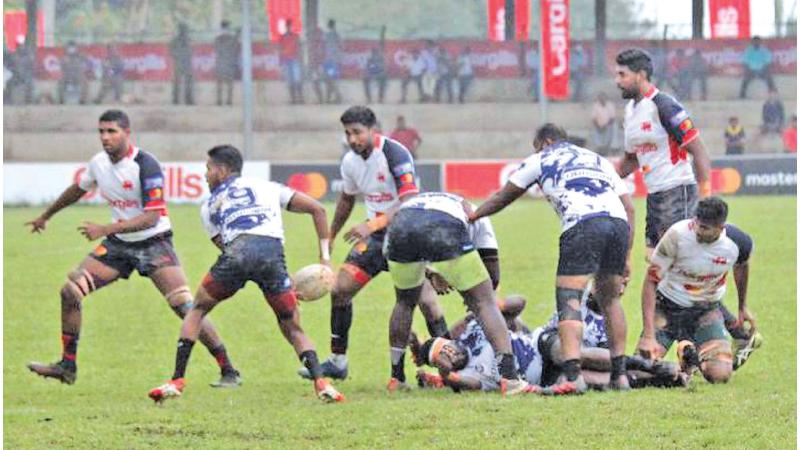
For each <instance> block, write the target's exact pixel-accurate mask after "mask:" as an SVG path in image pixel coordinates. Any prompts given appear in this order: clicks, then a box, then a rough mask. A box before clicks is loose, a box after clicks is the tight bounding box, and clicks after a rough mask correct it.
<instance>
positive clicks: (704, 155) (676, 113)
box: [654, 94, 711, 197]
mask: <svg viewBox="0 0 800 450" xmlns="http://www.w3.org/2000/svg"><path fill="white" fill-rule="evenodd" d="M654 101H655V103H656V107H657V108H658V119H659V120H660V121H661V125H662V126H663V127H664V129H665V130H666V131H667V134H669V136H670V137H671V138H672V139H674V140H675V142H677V143H678V145H679V146H680V147H681V148H682V149H685V150H686V151H687V152H689V153H691V154H692V166H693V168H694V176H695V179H696V180H697V186H698V188H699V190H700V197H707V196H709V195H711V160H710V159H709V157H708V152H707V151H706V146H705V144H703V140H702V139H701V138H700V131H699V130H698V129H697V128H695V126H694V122H693V121H692V119H691V117H689V113H688V112H687V111H686V110H685V109H684V108H683V105H681V104H680V103H678V102H677V101H675V99H674V98H672V97H669V96H667V95H663V94H658V95H657V96H656V97H655V98H654Z"/></svg>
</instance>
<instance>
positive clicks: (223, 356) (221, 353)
mask: <svg viewBox="0 0 800 450" xmlns="http://www.w3.org/2000/svg"><path fill="white" fill-rule="evenodd" d="M208 351H209V352H210V353H211V356H213V357H214V359H216V360H217V364H218V365H219V368H220V370H221V371H222V373H230V372H235V371H236V369H234V368H233V364H231V360H230V358H228V350H226V349H225V345H224V344H219V346H218V347H216V348H213V349H209V350H208Z"/></svg>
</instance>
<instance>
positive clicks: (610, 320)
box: [470, 124, 634, 393]
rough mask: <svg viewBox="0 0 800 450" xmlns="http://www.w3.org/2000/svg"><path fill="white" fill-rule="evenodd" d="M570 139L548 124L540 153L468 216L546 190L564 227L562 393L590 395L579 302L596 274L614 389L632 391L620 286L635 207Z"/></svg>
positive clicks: (559, 286) (599, 162) (602, 164)
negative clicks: (582, 357)
mask: <svg viewBox="0 0 800 450" xmlns="http://www.w3.org/2000/svg"><path fill="white" fill-rule="evenodd" d="M566 139H567V133H566V132H565V131H564V129H562V128H561V127H559V126H557V125H554V124H545V125H544V126H542V127H541V128H539V130H538V131H537V132H536V138H535V139H534V142H533V145H534V148H535V153H534V154H533V155H531V156H530V157H528V158H527V159H526V160H525V161H524V162H523V163H522V164H521V165H520V167H519V169H518V170H517V171H516V172H514V173H513V174H511V176H510V177H509V180H508V182H507V183H506V184H505V186H504V187H503V188H502V190H501V191H500V192H497V193H495V194H494V195H493V196H492V197H491V198H490V199H488V200H487V201H486V202H485V203H483V204H482V205H481V206H480V207H479V208H478V209H477V210H476V211H475V212H474V213H473V214H472V215H471V216H470V220H472V221H475V220H478V219H480V218H482V217H485V216H489V215H492V214H494V213H496V212H498V211H500V210H502V209H503V208H505V207H506V206H507V205H509V204H510V203H512V202H513V201H514V200H516V199H517V198H519V197H520V196H522V195H523V194H524V193H525V192H526V191H527V190H528V189H529V188H530V187H531V186H533V185H534V184H538V185H539V186H540V187H541V189H542V192H543V193H544V195H545V197H546V198H547V199H548V201H549V202H550V203H551V204H552V205H553V208H554V209H555V211H556V213H557V214H558V216H559V217H560V218H561V224H562V232H561V237H560V243H559V262H558V270H557V276H556V310H557V311H558V316H559V323H558V333H559V337H560V340H561V351H562V354H563V358H564V365H563V369H564V373H565V375H566V381H565V382H564V383H562V385H560V386H559V387H558V390H559V391H560V392H563V393H582V392H584V391H585V390H586V389H587V386H586V383H585V381H584V379H583V377H582V376H581V365H580V347H581V335H582V332H581V329H582V326H583V324H582V322H581V314H580V302H581V298H582V295H583V292H584V290H585V289H586V287H587V284H588V282H589V279H590V277H591V276H592V275H594V276H595V280H596V281H595V282H596V289H597V298H598V302H599V303H600V306H601V308H602V310H603V316H604V317H605V319H606V326H607V327H608V329H609V338H610V346H609V347H610V351H611V357H612V359H611V360H612V369H611V386H612V387H613V388H615V389H627V388H628V381H627V377H625V336H626V333H627V330H626V324H625V313H624V311H623V310H622V306H621V304H620V301H619V297H620V293H621V292H622V283H623V279H624V277H627V276H628V274H629V273H630V247H631V240H632V238H633V235H632V229H633V225H634V220H633V214H634V211H633V204H632V202H631V199H630V196H629V195H628V190H627V187H626V186H625V184H624V183H623V181H622V180H621V179H620V178H619V176H618V175H617V173H616V171H615V170H614V168H613V166H612V165H611V163H610V162H608V161H607V160H606V159H604V158H603V157H601V156H599V155H597V154H596V153H594V152H592V151H590V150H587V149H584V148H581V147H578V146H575V145H572V144H570V143H569V142H567V140H566Z"/></svg>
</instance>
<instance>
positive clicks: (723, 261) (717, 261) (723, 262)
mask: <svg viewBox="0 0 800 450" xmlns="http://www.w3.org/2000/svg"><path fill="white" fill-rule="evenodd" d="M711 261H712V262H713V263H714V264H720V265H723V266H724V265H726V264H728V260H727V259H726V258H724V257H722V256H717V257H716V258H714V259H712V260H711Z"/></svg>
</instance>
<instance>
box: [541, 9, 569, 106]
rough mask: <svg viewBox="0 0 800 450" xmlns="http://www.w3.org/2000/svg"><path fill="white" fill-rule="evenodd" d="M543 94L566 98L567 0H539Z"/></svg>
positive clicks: (567, 86) (567, 53)
mask: <svg viewBox="0 0 800 450" xmlns="http://www.w3.org/2000/svg"><path fill="white" fill-rule="evenodd" d="M541 15H542V68H543V70H544V94H545V95H546V96H547V97H548V98H552V99H554V100H563V99H566V98H567V97H569V0H541Z"/></svg>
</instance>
